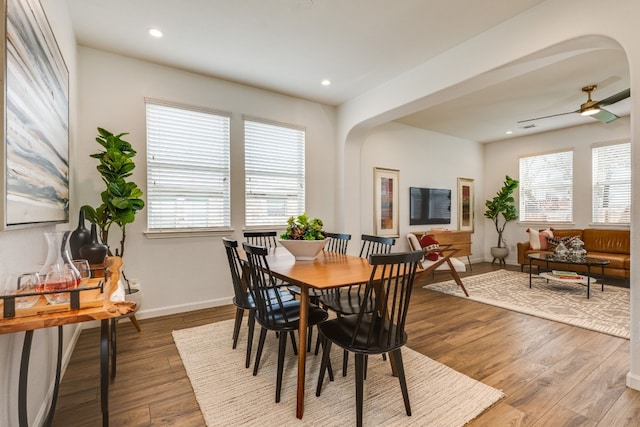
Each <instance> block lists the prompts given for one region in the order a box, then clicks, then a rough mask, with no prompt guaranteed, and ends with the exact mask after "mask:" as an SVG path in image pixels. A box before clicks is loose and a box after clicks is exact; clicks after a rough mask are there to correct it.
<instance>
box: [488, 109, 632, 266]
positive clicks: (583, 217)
mask: <svg viewBox="0 0 640 427" xmlns="http://www.w3.org/2000/svg"><path fill="white" fill-rule="evenodd" d="M587 123H589V124H586V125H584V126H576V127H573V128H568V129H563V130H559V131H555V132H546V133H541V134H536V135H532V136H527V137H520V138H513V139H508V140H504V141H500V142H495V143H491V144H486V145H485V153H484V157H485V167H484V178H485V181H484V182H485V186H484V191H483V192H484V194H485V195H486V198H489V197H493V196H494V195H495V194H496V192H497V191H498V190H499V189H500V188H501V187H502V185H503V181H504V177H505V175H509V176H511V177H512V178H514V179H518V176H519V167H518V163H519V156H521V155H530V154H539V153H546V152H552V151H559V150H565V149H572V150H573V183H574V184H573V197H574V206H573V214H574V220H573V223H572V224H567V225H564V224H563V225H558V226H557V227H556V228H588V227H590V226H591V146H592V144H596V143H600V142H606V141H614V140H620V139H624V138H627V139H628V138H629V137H630V134H631V123H630V119H629V117H622V118H620V119H618V120H616V121H614V122H611V123H608V124H604V123H600V122H596V121H593V122H591V121H588V120H587ZM540 173H544V171H541V172H540ZM518 190H519V189H518ZM515 196H516V206H517V203H518V194H517V192H516V194H515ZM483 225H484V227H485V233H486V236H487V239H486V241H485V246H484V252H485V254H486V255H485V260H487V261H491V257H490V254H489V248H490V247H491V246H495V242H496V238H494V236H496V231H495V228H494V226H493V223H492V222H491V221H489V220H486V219H485V220H484V224H483ZM539 225H540V224H531V223H520V222H519V221H512V222H510V223H509V224H507V227H506V228H505V233H504V238H505V240H506V242H507V246H508V247H509V256H508V258H507V259H506V261H507V263H509V264H516V263H517V261H518V260H517V252H516V248H515V245H516V243H518V242H526V241H527V240H528V237H529V235H528V234H527V233H526V230H527V228H528V227H530V226H531V227H537V228H540V227H538V226H539Z"/></svg>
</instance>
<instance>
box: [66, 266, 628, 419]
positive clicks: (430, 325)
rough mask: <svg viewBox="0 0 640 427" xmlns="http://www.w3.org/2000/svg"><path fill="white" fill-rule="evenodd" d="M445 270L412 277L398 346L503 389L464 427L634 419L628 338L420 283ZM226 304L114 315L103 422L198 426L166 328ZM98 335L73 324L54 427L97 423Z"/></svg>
mask: <svg viewBox="0 0 640 427" xmlns="http://www.w3.org/2000/svg"><path fill="white" fill-rule="evenodd" d="M509 268H512V267H509ZM515 268H516V267H514V269H515ZM492 269H497V266H492V265H491V264H489V263H482V264H474V265H473V272H472V273H465V275H464V276H466V275H469V274H479V273H484V272H487V271H490V270H492ZM464 276H463V277H464ZM449 278H450V276H448V274H446V273H438V275H436V277H435V278H433V277H431V276H429V277H422V278H421V279H420V281H419V282H418V283H416V285H415V288H414V293H413V296H412V303H411V304H412V307H411V310H410V312H409V316H410V319H409V322H408V333H409V343H408V346H409V347H411V348H412V349H414V350H416V351H419V352H420V353H423V354H425V355H427V356H429V357H431V358H432V359H434V360H437V361H439V362H441V363H444V364H446V365H447V366H449V367H451V368H453V369H455V370H457V371H459V372H462V373H464V374H466V375H468V376H470V377H472V378H475V379H477V380H479V381H482V382H483V383H485V384H489V385H491V386H493V387H496V388H498V389H501V390H503V391H504V392H505V394H506V397H505V398H504V399H502V400H501V401H499V402H498V403H497V404H496V405H495V406H494V407H492V408H490V409H489V410H487V411H485V413H483V414H482V415H481V416H480V417H479V418H478V419H476V420H474V421H473V422H472V423H471V424H470V425H471V426H492V427H494V426H603V427H605V426H606V427H609V426H616V427H619V426H639V425H640V392H638V391H635V390H631V389H628V388H626V387H625V375H626V374H627V372H628V370H629V341H627V340H625V339H621V338H616V337H612V336H609V335H604V334H601V333H597V332H591V331H588V330H585V329H580V328H575V327H571V326H568V325H564V324H562V323H556V322H552V321H548V320H544V319H539V318H537V317H532V316H527V315H524V314H520V313H516V312H512V311H509V310H504V309H500V308H497V307H493V306H489V305H485V304H480V303H477V302H473V301H466V300H464V299H461V298H456V297H452V296H448V295H444V294H441V293H438V292H433V291H428V290H425V289H423V288H422V285H424V284H426V283H428V282H430V281H434V280H448V279H449ZM234 312H235V310H234V307H233V306H225V307H216V308H211V309H206V310H199V311H193V312H190V313H183V314H177V315H172V316H166V317H160V318H154V319H145V320H142V321H140V324H141V325H142V332H141V333H138V332H137V331H136V330H135V328H134V327H133V325H132V324H131V323H130V322H129V320H127V319H125V320H123V321H121V322H120V324H119V328H118V365H117V377H116V379H115V381H114V382H112V384H111V386H110V394H109V404H110V409H111V411H110V420H111V425H112V426H127V427H129V426H157V425H176V426H181V427H183V426H203V425H204V420H203V419H202V416H201V414H200V411H199V409H198V404H197V402H196V400H195V397H194V394H193V391H192V389H191V385H190V383H189V379H188V378H187V375H186V372H185V370H184V367H183V366H182V362H181V359H180V356H179V355H178V352H177V350H176V347H175V345H174V343H173V338H172V336H171V331H172V330H174V329H183V328H189V327H193V326H197V325H202V324H206V323H211V322H217V321H221V320H226V319H232V318H233V314H234ZM98 338H99V330H98V329H91V330H86V331H83V332H82V334H81V336H80V339H79V341H78V344H77V346H76V348H75V350H74V353H73V355H72V358H71V362H70V364H69V367H68V368H67V371H66V374H65V376H64V378H63V381H62V384H61V388H60V396H59V400H58V405H57V410H56V415H55V418H54V426H60V427H62V426H64V427H68V426H97V425H100V424H101V422H102V421H101V414H100V391H99V378H98V372H99V349H98V345H97V342H98ZM229 347H231V330H229ZM425 381H428V378H425ZM291 410H292V411H293V410H294V408H293V407H292V408H291ZM301 425H304V423H301Z"/></svg>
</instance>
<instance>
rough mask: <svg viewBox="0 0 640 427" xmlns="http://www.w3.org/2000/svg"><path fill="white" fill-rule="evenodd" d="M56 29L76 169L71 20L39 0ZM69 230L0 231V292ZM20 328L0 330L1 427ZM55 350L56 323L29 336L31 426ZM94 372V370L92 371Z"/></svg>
mask: <svg viewBox="0 0 640 427" xmlns="http://www.w3.org/2000/svg"><path fill="white" fill-rule="evenodd" d="M41 3H42V5H43V8H44V9H45V12H46V14H47V17H48V19H49V23H50V25H51V27H52V29H53V31H54V34H55V36H56V39H57V42H58V45H59V47H60V50H61V51H62V55H63V57H64V59H65V62H66V65H67V68H68V70H69V88H70V100H69V101H70V113H69V114H70V115H69V122H70V155H69V157H70V159H69V161H70V174H71V176H72V177H73V174H74V167H73V166H74V164H73V163H74V148H75V142H76V139H75V123H76V111H77V102H76V99H77V98H76V97H77V90H76V84H75V83H76V76H77V70H76V43H75V36H74V34H73V31H72V29H71V20H70V18H69V16H68V13H67V10H66V8H63V7H62V8H61V7H60V4H59V1H58V0H41ZM70 191H71V199H72V200H73V197H74V194H75V186H74V182H73V181H72V182H70ZM54 229H58V230H68V229H69V225H68V224H61V225H58V226H44V227H36V228H29V229H22V230H13V231H5V232H0V260H2V262H0V292H2V291H3V290H4V287H5V283H4V282H3V280H4V277H6V275H7V274H9V273H11V272H19V271H29V270H30V271H33V270H34V268H37V266H38V265H42V264H43V263H44V260H45V257H46V250H47V248H46V242H45V239H44V234H43V233H44V232H46V231H53V230H54ZM78 331H79V328H78V327H76V326H68V327H65V328H64V338H65V340H64V357H65V359H66V358H68V357H69V356H70V353H71V351H72V350H73V348H72V347H71V346H70V343H71V342H72V341H73V339H74V336H75V334H76V333H77V332H78ZM23 338H24V333H22V332H21V333H15V334H7V335H0V426H2V427H9V426H16V425H18V416H17V412H18V410H17V409H18V398H17V396H18V374H19V369H20V355H21V352H22V343H23ZM56 352H57V328H49V329H45V330H37V331H35V333H34V337H33V346H32V349H31V361H30V364H29V366H30V368H29V381H28V397H27V404H28V419H29V425H40V424H41V421H42V419H43V416H44V413H45V411H46V410H47V409H48V406H47V405H48V404H49V400H50V399H49V394H50V392H51V382H52V381H53V378H54V375H55V357H56V354H57V353H56ZM96 375H97V372H96Z"/></svg>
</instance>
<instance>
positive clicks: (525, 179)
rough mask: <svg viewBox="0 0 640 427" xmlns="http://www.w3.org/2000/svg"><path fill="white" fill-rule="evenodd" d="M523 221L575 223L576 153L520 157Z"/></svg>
mask: <svg viewBox="0 0 640 427" xmlns="http://www.w3.org/2000/svg"><path fill="white" fill-rule="evenodd" d="M519 217H520V221H523V222H571V221H573V151H561V152H555V153H548V154H541V155H535V156H527V157H521V158H520V212H519Z"/></svg>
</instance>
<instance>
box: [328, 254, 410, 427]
mask: <svg viewBox="0 0 640 427" xmlns="http://www.w3.org/2000/svg"><path fill="white" fill-rule="evenodd" d="M421 259H422V251H415V252H404V253H397V254H385V255H371V256H370V257H369V263H370V264H371V265H372V266H373V270H372V271H371V277H370V279H369V282H368V283H367V284H366V286H365V289H364V296H365V299H369V298H370V299H372V300H373V301H374V307H375V309H374V310H372V311H369V310H368V307H367V306H366V305H361V306H360V310H359V311H358V312H357V313H356V314H350V315H346V316H340V317H337V318H335V319H331V320H327V321H326V322H323V323H321V324H320V325H318V331H319V333H320V336H321V337H322V338H321V339H322V342H323V346H322V347H323V348H322V362H321V364H320V373H319V375H318V384H317V387H316V396H320V393H321V392H322V384H323V382H324V374H325V371H326V370H327V369H328V366H329V364H330V360H329V354H330V352H331V346H332V344H336V345H337V346H339V347H341V348H342V349H344V350H345V351H348V352H351V353H354V354H355V384H356V425H357V426H358V427H360V426H362V420H363V400H364V397H363V389H364V386H363V383H364V379H365V377H366V369H367V363H366V362H367V357H368V356H369V355H373V354H385V353H388V354H389V358H390V359H391V362H392V366H395V370H396V373H397V376H398V379H399V380H400V389H401V390H402V397H403V400H404V406H405V411H406V413H407V415H409V416H410V415H411V405H410V403H409V392H408V389H407V381H406V378H405V372H404V366H403V363H402V351H401V349H402V347H403V346H404V345H405V344H406V342H407V333H406V332H405V329H404V327H405V321H406V319H407V311H408V309H409V301H410V299H411V292H412V289H413V280H414V278H415V275H416V270H417V268H418V262H419V261H420V260H421ZM370 386H371V387H373V386H374V385H373V384H370Z"/></svg>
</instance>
